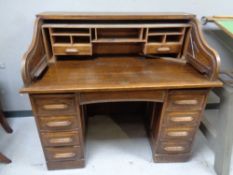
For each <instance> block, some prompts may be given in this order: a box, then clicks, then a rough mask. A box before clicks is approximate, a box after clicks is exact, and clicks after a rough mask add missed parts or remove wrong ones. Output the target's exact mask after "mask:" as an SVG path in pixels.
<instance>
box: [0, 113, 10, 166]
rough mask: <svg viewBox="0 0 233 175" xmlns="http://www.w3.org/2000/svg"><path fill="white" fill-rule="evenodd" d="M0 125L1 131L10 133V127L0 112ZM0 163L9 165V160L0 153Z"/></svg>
mask: <svg viewBox="0 0 233 175" xmlns="http://www.w3.org/2000/svg"><path fill="white" fill-rule="evenodd" d="M0 124H1V125H2V127H3V129H4V130H5V131H6V132H7V133H12V132H13V130H12V129H11V127H10V125H9V124H8V122H7V121H6V118H5V116H4V114H3V112H2V111H1V110H0ZM0 163H11V160H10V159H8V158H7V157H6V156H4V155H3V154H2V153H0Z"/></svg>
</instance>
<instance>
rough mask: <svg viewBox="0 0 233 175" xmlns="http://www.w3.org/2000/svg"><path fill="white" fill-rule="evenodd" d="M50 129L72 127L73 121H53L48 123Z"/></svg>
mask: <svg viewBox="0 0 233 175" xmlns="http://www.w3.org/2000/svg"><path fill="white" fill-rule="evenodd" d="M46 125H47V126H48V127H52V128H53V127H66V126H70V125H71V121H52V122H48V123H46Z"/></svg>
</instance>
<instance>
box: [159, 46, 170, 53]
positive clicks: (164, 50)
mask: <svg viewBox="0 0 233 175" xmlns="http://www.w3.org/2000/svg"><path fill="white" fill-rule="evenodd" d="M170 50H171V48H170V47H159V48H157V51H159V52H168V51H170Z"/></svg>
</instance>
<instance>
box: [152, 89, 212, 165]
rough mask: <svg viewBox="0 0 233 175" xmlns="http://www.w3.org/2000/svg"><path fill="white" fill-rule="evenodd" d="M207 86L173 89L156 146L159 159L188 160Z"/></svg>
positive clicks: (156, 154)
mask: <svg viewBox="0 0 233 175" xmlns="http://www.w3.org/2000/svg"><path fill="white" fill-rule="evenodd" d="M207 93H208V91H206V90H187V91H180V90H174V91H169V92H168V96H167V100H166V102H165V104H164V107H163V110H162V116H161V121H160V122H161V124H160V126H159V132H158V133H153V134H158V136H157V140H156V146H155V157H154V158H155V161H159V162H165V161H166V162H168V161H172V162H173V161H186V160H187V159H188V158H189V156H190V154H191V147H192V142H193V140H194V136H195V133H196V130H197V129H198V126H199V123H200V119H201V114H202V111H203V109H204V107H205V103H206V96H207Z"/></svg>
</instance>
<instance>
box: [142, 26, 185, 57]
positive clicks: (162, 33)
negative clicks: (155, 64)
mask: <svg viewBox="0 0 233 175" xmlns="http://www.w3.org/2000/svg"><path fill="white" fill-rule="evenodd" d="M186 31H187V26H182V25H181V26H176V27H174V26H166V27H151V28H148V29H147V38H146V41H147V42H146V44H145V48H144V53H145V54H163V53H174V54H178V53H180V51H181V49H182V45H183V42H184V36H185V33H186Z"/></svg>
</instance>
